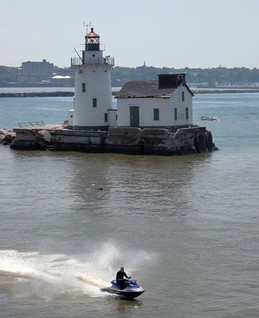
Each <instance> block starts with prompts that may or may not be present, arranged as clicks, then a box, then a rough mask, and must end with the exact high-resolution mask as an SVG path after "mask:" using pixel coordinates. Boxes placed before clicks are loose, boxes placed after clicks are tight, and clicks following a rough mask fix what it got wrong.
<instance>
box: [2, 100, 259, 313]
mask: <svg viewBox="0 0 259 318" xmlns="http://www.w3.org/2000/svg"><path fill="white" fill-rule="evenodd" d="M70 108H72V98H68V97H67V98H25V99H23V98H20V99H15V98H12V99H0V127H3V128H4V127H5V128H13V127H15V126H17V123H18V122H23V121H37V120H43V121H45V123H61V122H63V120H64V119H66V116H67V115H66V114H67V110H68V109H70ZM204 114H205V115H213V116H217V117H218V119H219V120H218V121H215V122H200V120H199V118H200V116H201V115H204ZM198 122H199V123H200V124H206V126H207V127H208V129H210V130H211V131H212V133H213V137H214V141H215V143H216V145H217V146H218V147H219V148H220V150H219V151H217V152H215V153H212V154H202V155H194V156H184V157H155V156H149V157H148V156H147V157H144V156H127V155H109V154H79V153H55V152H20V151H19V152H16V151H13V150H10V149H9V148H8V147H7V146H3V145H0V159H1V166H2V169H1V177H0V186H1V194H0V207H1V208H0V308H1V317H33V318H38V317H143V318H146V317H166V318H167V317H168V318H169V317H175V318H182V317H183V318H189V317H197V318H203V317H210V318H211V317H228V318H232V317H235V318H236V317H238V318H244V317H253V318H256V317H259V302H258V299H259V280H258V277H259V264H258V254H259V231H258V228H259V217H258V206H259V196H258V193H259V163H258V157H259V125H258V122H259V94H222V95H220V94H219V95H218V94H215V95H196V96H195V97H194V123H198ZM122 265H124V266H125V270H126V272H127V273H128V274H130V275H131V276H133V277H134V278H136V279H137V280H138V282H139V283H140V285H141V286H143V287H144V288H145V289H146V292H145V293H144V294H143V295H142V296H140V297H139V298H137V300H135V301H125V300H118V299H116V298H114V297H112V296H109V295H107V294H105V293H101V292H100V291H99V288H100V287H104V286H109V285H110V284H109V282H110V280H111V279H112V278H113V277H114V275H115V273H116V271H117V270H118V268H119V267H120V266H122Z"/></svg>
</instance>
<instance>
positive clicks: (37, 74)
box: [19, 59, 54, 84]
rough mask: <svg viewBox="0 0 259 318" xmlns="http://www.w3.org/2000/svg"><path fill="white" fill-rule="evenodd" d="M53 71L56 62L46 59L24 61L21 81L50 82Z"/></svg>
mask: <svg viewBox="0 0 259 318" xmlns="http://www.w3.org/2000/svg"><path fill="white" fill-rule="evenodd" d="M53 73H54V64H53V63H49V62H47V61H46V60H45V59H43V60H42V61H41V62H31V61H27V62H23V63H22V66H21V74H20V76H19V82H20V83H34V84H39V83H44V82H49V81H50V80H51V78H52V76H53Z"/></svg>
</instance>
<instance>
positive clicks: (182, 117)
mask: <svg viewBox="0 0 259 318" xmlns="http://www.w3.org/2000/svg"><path fill="white" fill-rule="evenodd" d="M192 97H193V93H192V92H191V90H190V89H189V87H188V85H187V84H186V81H185V74H160V75H158V81H129V82H127V83H125V85H124V86H123V87H122V88H121V90H120V91H119V93H118V94H117V115H118V120H117V126H123V127H141V128H145V127H159V128H161V127H166V128H171V127H177V126H178V127H179V126H183V127H184V126H189V125H192V121H193V118H192Z"/></svg>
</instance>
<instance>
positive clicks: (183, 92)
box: [182, 92, 184, 102]
mask: <svg viewBox="0 0 259 318" xmlns="http://www.w3.org/2000/svg"><path fill="white" fill-rule="evenodd" d="M182 102H184V92H182Z"/></svg>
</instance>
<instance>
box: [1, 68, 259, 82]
mask: <svg viewBox="0 0 259 318" xmlns="http://www.w3.org/2000/svg"><path fill="white" fill-rule="evenodd" d="M55 73H56V74H63V75H64V74H67V75H70V76H71V78H72V81H70V82H69V86H73V84H74V81H73V78H74V69H73V67H68V68H58V67H55ZM169 73H185V74H186V81H187V83H188V84H189V86H194V87H195V86H196V87H209V88H214V87H258V86H259V69H257V68H253V69H249V68H245V67H234V68H226V67H216V68H205V69H203V68H189V67H185V68H181V69H176V68H168V67H163V68H159V67H153V66H146V65H143V66H139V67H121V66H116V67H114V68H112V70H111V79H112V86H113V87H121V86H122V85H123V84H124V83H125V82H127V81H131V80H156V79H157V78H158V77H157V75H158V74H169ZM20 75H21V70H20V68H17V67H7V66H0V86H2V87H3V86H13V85H17V86H19V76H20ZM24 84H26V83H24ZM49 85H52V86H53V85H54V82H51V80H50V82H49ZM59 85H60V84H59ZM64 85H65V84H64Z"/></svg>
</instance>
